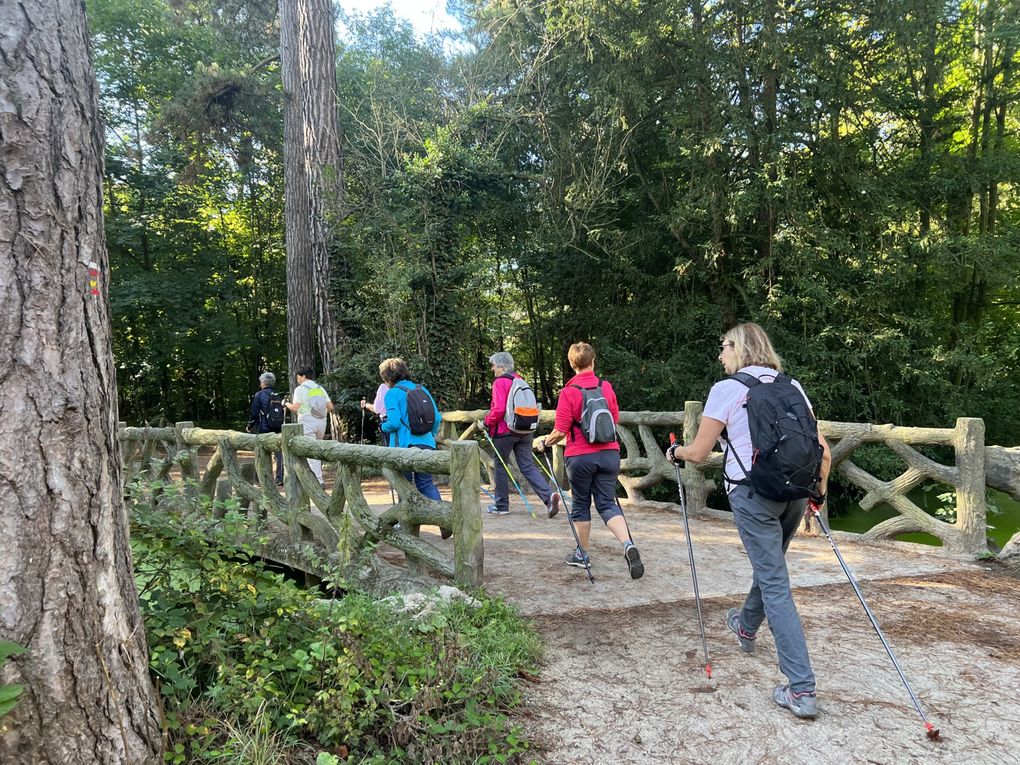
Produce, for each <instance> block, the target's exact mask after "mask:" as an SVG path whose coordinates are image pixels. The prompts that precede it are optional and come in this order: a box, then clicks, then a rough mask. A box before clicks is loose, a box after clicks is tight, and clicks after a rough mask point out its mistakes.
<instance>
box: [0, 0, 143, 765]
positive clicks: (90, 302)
mask: <svg viewBox="0 0 1020 765" xmlns="http://www.w3.org/2000/svg"><path fill="white" fill-rule="evenodd" d="M0 29H3V30H4V32H3V36H2V38H0V56H2V61H3V67H4V69H3V78H2V79H0V157H2V159H0V271H2V273H3V278H2V279H0V300H2V305H3V311H2V314H0V413H2V416H0V476H2V478H0V526H2V529H0V639H3V640H10V641H13V642H15V643H18V644H20V645H22V646H25V647H26V648H27V649H28V650H27V652H26V653H25V654H23V655H21V656H19V657H16V658H14V659H12V660H10V661H9V662H8V663H7V665H6V666H5V667H4V668H3V670H2V673H0V684H2V683H18V684H22V685H24V686H25V691H24V693H23V694H22V696H21V698H20V699H19V702H18V704H17V706H16V707H15V708H14V710H13V711H12V712H11V713H10V714H9V715H7V716H6V717H3V718H0V762H3V763H88V765H93V764H94V763H99V762H101V763H104V764H109V763H132V764H134V763H150V762H158V761H159V759H160V749H161V742H160V726H159V719H158V712H157V703H156V697H155V694H154V691H153V687H152V682H151V680H150V677H149V672H148V649H147V646H146V642H145V634H144V632H143V629H142V623H141V615H140V612H139V609H138V594H137V592H136V590H135V584H134V580H133V578H132V573H131V555H130V548H129V547H128V519H127V514H126V512H125V507H124V502H123V499H122V497H121V469H120V447H119V445H118V442H117V438H116V422H117V386H116V377H115V370H114V364H113V354H112V345H111V336H110V335H111V330H110V313H109V300H108V294H107V288H108V284H109V278H108V276H109V273H108V260H107V253H106V241H105V237H104V234H103V218H102V191H101V183H100V179H101V176H102V156H103V153H102V127H101V125H100V123H99V118H98V100H97V88H96V83H95V78H94V76H93V74H92V68H91V62H90V53H89V46H88V35H87V32H86V27H85V12H84V7H83V5H82V3H81V0H51V1H50V2H46V1H45V0H20V1H19V2H17V3H9V2H4V3H0ZM92 264H94V266H93V265H92ZM93 271H94V272H95V274H96V278H95V280H94V281H95V284H94V286H93V284H91V282H92V281H93V279H92V278H91V276H92V272H93Z"/></svg>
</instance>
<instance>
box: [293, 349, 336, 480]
mask: <svg viewBox="0 0 1020 765" xmlns="http://www.w3.org/2000/svg"><path fill="white" fill-rule="evenodd" d="M313 374H315V372H314V371H313V370H312V369H311V368H309V367H306V368H304V369H299V370H298V372H297V375H296V378H297V384H298V386H297V388H295V389H294V397H293V400H291V401H287V402H285V403H284V406H286V407H287V409H289V410H290V411H292V412H297V416H298V422H299V423H301V425H302V427H303V428H304V434H305V435H306V436H312V437H313V438H316V439H318V440H322V438H324V437H325V435H326V416H327V415H328V413H329V412H332V411H333V402H332V401H330V399H329V394H328V393H326V391H325V389H323V388H322V386H320V385H319V384H318V383H317V382H315V380H313V379H312V375H313ZM308 467H309V468H311V470H312V473H314V474H315V479H316V480H317V481H318V482H319V485H320V486H324V485H325V484H324V482H323V480H322V462H321V461H320V460H311V459H310V460H308Z"/></svg>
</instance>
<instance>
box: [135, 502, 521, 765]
mask: <svg viewBox="0 0 1020 765" xmlns="http://www.w3.org/2000/svg"><path fill="white" fill-rule="evenodd" d="M167 491H172V488H171V487H159V486H157V487H153V486H152V485H149V486H145V487H138V488H137V489H136V491H135V492H134V493H133V498H132V502H131V507H132V522H133V526H132V548H133V553H134V560H135V572H136V579H137V584H138V590H139V597H140V599H141V605H142V611H143V615H144V619H145V628H146V634H147V636H148V639H149V647H150V656H151V659H150V667H151V671H152V673H153V675H154V677H155V678H156V680H157V685H158V688H159V691H160V696H161V699H162V703H163V707H164V714H165V719H166V736H167V752H168V753H167V762H170V763H175V764H177V763H224V762H228V763H252V764H254V763H283V764H286V763H295V764H297V763H313V762H320V763H321V762H348V763H361V764H363V765H368V764H369V763H371V764H372V765H376V764H381V763H462V762H463V763H515V762H524V761H526V760H527V753H528V751H529V749H530V744H529V742H528V741H527V739H526V738H525V736H524V734H523V732H522V731H521V730H520V728H519V727H518V726H517V725H515V724H514V723H512V722H511V721H510V719H509V717H508V712H509V710H510V709H511V708H512V707H513V706H514V705H515V704H516V703H518V701H519V698H520V695H519V690H518V683H519V682H520V681H519V680H518V679H517V678H518V677H519V676H520V675H521V673H525V674H526V673H527V672H528V671H529V670H532V671H533V670H534V667H535V663H536V661H537V660H538V657H539V651H540V645H539V641H538V637H537V635H536V634H535V633H534V631H533V630H532V629H531V627H530V626H529V625H528V624H527V623H526V622H524V621H523V620H522V619H521V618H520V617H519V616H518V615H517V614H516V612H515V611H514V610H513V608H512V607H510V606H509V605H507V604H506V603H504V602H502V601H500V600H497V599H494V598H489V597H486V596H485V595H484V594H481V593H475V600H474V602H473V603H471V602H465V601H451V602H448V603H436V604H433V606H432V607H430V608H427V609H424V610H422V611H420V612H419V613H403V612H401V610H400V608H401V607H402V606H403V600H402V599H399V598H394V599H389V600H383V601H377V600H373V599H372V598H370V597H368V596H367V595H363V594H359V593H356V592H352V591H347V592H344V593H343V594H342V595H340V596H338V597H332V598H325V597H323V595H322V592H321V591H318V590H310V589H306V588H303V587H301V586H299V585H298V584H296V583H295V582H293V581H291V580H290V579H288V578H287V577H285V576H284V575H283V574H281V573H277V572H275V571H272V570H269V569H268V568H267V567H266V566H265V565H263V564H262V562H261V561H260V560H258V559H257V558H255V557H253V555H252V552H251V550H250V549H244V547H243V546H242V547H241V548H239V547H238V545H237V541H236V540H237V539H238V538H240V534H239V533H238V532H240V531H241V530H242V528H243V530H244V531H245V532H246V533H247V534H248V535H249V537H250V533H251V525H250V524H251V522H250V519H249V518H247V517H246V516H244V515H242V514H241V513H240V512H239V510H238V508H237V506H236V504H230V503H228V504H226V505H219V506H216V507H212V506H210V505H211V503H209V502H208V500H204V499H192V498H189V497H186V496H184V495H183V494H176V495H174V496H170V495H168V494H167V493H165V492H167ZM157 493H158V494H159V497H160V499H159V502H158V505H157V503H155V502H154V501H153V497H154V496H156V494H157ZM214 511H217V512H215V513H214ZM216 514H222V515H224V517H223V518H222V519H220V520H219V521H217V522H213V520H212V519H213V518H214V516H215V515H216ZM332 584H333V585H334V586H339V587H340V588H343V587H344V586H345V585H344V584H343V583H342V582H334V583H332Z"/></svg>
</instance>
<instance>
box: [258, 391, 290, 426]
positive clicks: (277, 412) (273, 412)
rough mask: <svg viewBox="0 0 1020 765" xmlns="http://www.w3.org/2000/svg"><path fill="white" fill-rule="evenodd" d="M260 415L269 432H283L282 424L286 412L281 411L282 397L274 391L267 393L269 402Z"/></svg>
mask: <svg viewBox="0 0 1020 765" xmlns="http://www.w3.org/2000/svg"><path fill="white" fill-rule="evenodd" d="M260 414H261V415H262V419H264V420H265V422H266V427H267V428H269V430H270V432H272V433H279V432H281V431H282V430H283V423H284V422H285V421H286V416H285V415H286V412H285V411H284V409H283V396H281V395H280V394H279V393H277V392H276V391H275V390H274V391H271V392H270V393H269V402H268V404H267V405H266V408H265V409H264V410H263V411H262V412H260Z"/></svg>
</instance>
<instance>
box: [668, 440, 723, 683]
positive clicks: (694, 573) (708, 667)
mask: <svg viewBox="0 0 1020 765" xmlns="http://www.w3.org/2000/svg"><path fill="white" fill-rule="evenodd" d="M669 444H670V448H673V447H675V446H676V445H677V443H676V434H675V433H670V434H669ZM673 467H674V468H676V488H677V491H678V492H679V493H680V512H681V513H682V514H683V517H684V536H685V537H687V560H689V561H690V562H691V580H692V581H693V582H694V603H695V605H696V606H697V607H698V626H699V627H701V647H702V648H704V649H705V674H706V675H708V678H709V680H711V679H712V662H711V661H710V660H709V658H708V640H706V639H705V619H704V617H703V616H702V615H701V592H700V591H699V590H698V569H697V567H696V566H695V565H694V545H693V544H692V543H691V525H690V523H689V522H688V520H687V492H686V491H684V484H683V481H681V480H680V465H679V464H677V463H676V462H674V463H673Z"/></svg>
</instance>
